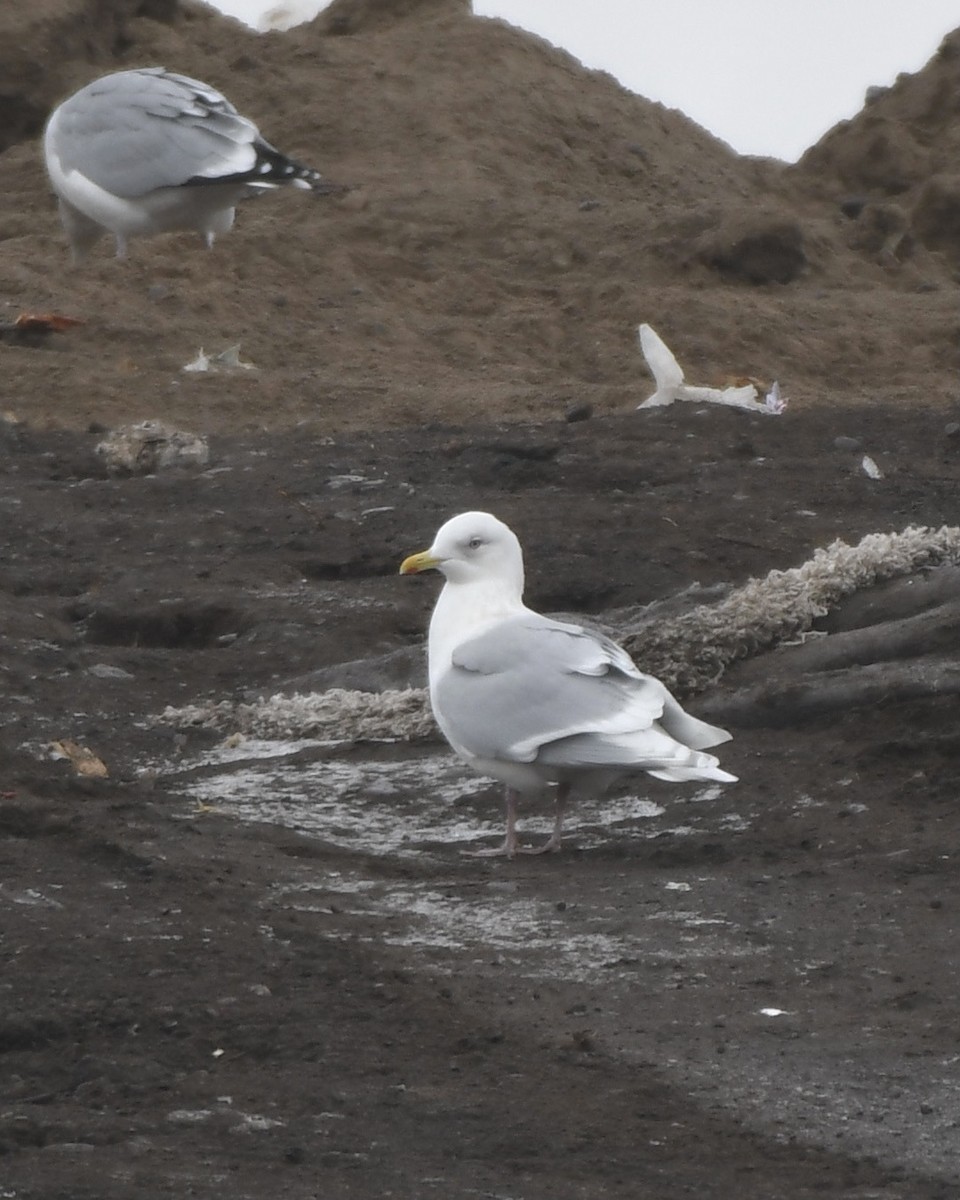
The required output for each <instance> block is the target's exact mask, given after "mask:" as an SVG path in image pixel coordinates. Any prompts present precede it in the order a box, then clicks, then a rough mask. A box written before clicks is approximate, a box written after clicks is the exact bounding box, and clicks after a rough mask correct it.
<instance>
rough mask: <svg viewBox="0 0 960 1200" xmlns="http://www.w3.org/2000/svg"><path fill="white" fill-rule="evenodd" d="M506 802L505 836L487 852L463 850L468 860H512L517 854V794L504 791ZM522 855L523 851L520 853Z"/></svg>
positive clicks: (512, 791)
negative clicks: (504, 858)
mask: <svg viewBox="0 0 960 1200" xmlns="http://www.w3.org/2000/svg"><path fill="white" fill-rule="evenodd" d="M506 801H507V834H506V837H505V838H504V839H503V841H502V842H501V844H500V845H499V846H493V847H491V848H490V849H489V850H463V851H461V853H462V854H465V855H466V856H467V857H468V858H498V857H500V858H502V857H504V856H506V857H507V858H513V856H514V855H515V854H516V853H517V793H516V792H515V791H514V790H513V788H509V787H508V788H507V790H506ZM520 853H521V854H522V853H524V851H522V850H521V851H520Z"/></svg>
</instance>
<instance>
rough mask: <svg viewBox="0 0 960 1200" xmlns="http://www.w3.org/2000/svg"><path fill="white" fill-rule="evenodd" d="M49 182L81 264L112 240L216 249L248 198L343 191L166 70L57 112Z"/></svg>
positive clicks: (48, 140) (49, 134)
mask: <svg viewBox="0 0 960 1200" xmlns="http://www.w3.org/2000/svg"><path fill="white" fill-rule="evenodd" d="M43 153H44V160H45V163H46V167H47V174H48V175H49V177H50V182H51V184H52V185H53V190H54V191H55V192H56V194H57V196H58V198H59V201H60V219H61V221H62V222H63V227H64V229H65V230H66V232H67V237H68V238H69V239H70V247H71V250H72V252H73V258H74V261H78V260H79V259H81V258H82V257H83V256H84V255H85V254H86V253H87V251H88V250H89V249H90V247H91V246H92V245H93V244H94V243H95V242H96V241H97V239H98V238H100V237H101V236H102V235H103V234H104V233H112V234H113V236H114V238H115V239H116V244H117V257H119V258H122V257H123V256H124V254H125V253H126V245H127V239H128V238H130V237H144V236H151V235H153V234H157V233H167V232H170V231H171V230H180V229H192V230H196V232H197V233H199V234H200V236H201V237H202V239H203V241H204V243H205V244H206V245H207V246H208V247H210V246H212V245H213V239H214V237H215V236H216V235H217V234H218V233H226V232H227V230H228V229H229V228H230V227H231V225H232V224H233V218H234V209H235V205H236V203H237V201H238V200H240V199H241V197H243V196H247V195H252V194H256V193H257V192H261V191H265V190H268V189H272V188H276V187H280V186H283V185H290V186H293V187H298V188H310V189H313V190H314V191H317V192H330V191H336V190H340V189H339V188H337V187H336V185H331V184H327V183H325V182H324V181H323V179H322V178H321V176H320V174H319V172H317V171H315V170H313V169H312V168H311V167H305V166H302V165H301V164H300V163H298V162H295V161H294V160H293V159H290V158H287V157H285V156H284V155H283V154H281V153H280V152H279V151H278V150H276V149H275V148H274V147H273V146H271V145H270V143H269V142H266V141H264V139H263V138H262V137H261V136H260V131H259V130H258V129H257V127H256V125H254V123H253V122H252V121H251V120H249V119H248V118H247V117H244V116H241V115H240V114H239V113H238V112H237V110H236V109H235V108H234V107H233V105H232V104H231V103H230V102H229V100H227V99H226V98H225V97H224V96H221V94H220V93H219V92H218V91H216V90H215V89H214V88H212V87H210V85H209V84H206V83H201V82H200V81H199V80H196V79H190V78H188V77H187V76H186V75H175V74H174V73H173V72H171V71H167V70H166V69H165V68H163V67H142V68H140V69H137V70H132V71H118V72H116V73H115V74H112V75H105V76H103V78H101V79H97V80H94V82H93V83H89V84H87V86H86V87H84V88H81V89H80V91H79V92H76V93H75V94H74V95H73V96H71V97H70V98H69V99H67V100H64V102H63V103H62V104H61V105H60V106H59V107H58V108H55V109H54V111H53V113H52V114H51V116H50V119H49V121H48V122H47V127H46V130H45V132H44V138H43Z"/></svg>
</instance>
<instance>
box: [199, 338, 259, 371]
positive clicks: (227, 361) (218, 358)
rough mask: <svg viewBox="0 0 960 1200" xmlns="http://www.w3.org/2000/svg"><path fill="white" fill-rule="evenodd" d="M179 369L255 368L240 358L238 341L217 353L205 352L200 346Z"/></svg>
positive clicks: (218, 369)
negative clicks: (193, 356)
mask: <svg viewBox="0 0 960 1200" xmlns="http://www.w3.org/2000/svg"><path fill="white" fill-rule="evenodd" d="M180 369H181V370H182V371H190V372H200V371H210V372H216V371H255V370H256V369H257V368H256V367H255V366H254V364H253V363H252V362H243V360H242V359H241V358H240V343H239V342H237V343H236V345H233V346H228V347H227V348H226V350H221V351H220V353H219V354H207V353H206V352H205V351H204V349H203V347H202V346H201V347H200V349H199V350H198V351H197V357H196V358H195V359H193V361H192V362H188V363H187V364H186V365H185V366H183V367H181V368H180Z"/></svg>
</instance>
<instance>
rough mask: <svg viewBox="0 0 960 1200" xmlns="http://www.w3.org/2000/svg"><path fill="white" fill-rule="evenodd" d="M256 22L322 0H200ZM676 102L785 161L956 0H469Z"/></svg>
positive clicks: (739, 146)
mask: <svg viewBox="0 0 960 1200" xmlns="http://www.w3.org/2000/svg"><path fill="white" fill-rule="evenodd" d="M208 2H210V3H213V4H214V6H215V7H217V8H219V9H221V10H222V11H223V12H226V13H229V14H230V15H232V16H236V17H239V18H240V19H241V20H244V21H246V22H247V23H248V24H250V25H253V26H254V27H256V25H257V24H258V22H259V21H260V19H261V17H262V16H263V14H264V13H265V12H266V11H268V10H270V9H273V8H278V7H283V8H286V9H289V10H292V11H297V12H298V13H300V12H302V13H303V15H304V17H305V19H309V18H311V17H312V16H314V15H315V14H316V13H317V12H318V11H319V10H320V9H322V8H326V6H327V4H326V2H325V0H208ZM473 9H474V12H475V13H476V14H477V15H478V16H485V17H503V18H504V19H505V20H508V21H510V22H511V23H512V24H514V25H519V26H521V27H522V28H524V29H529V30H530V31H531V32H533V33H537V34H539V35H540V36H541V37H545V38H546V39H547V40H548V41H550V42H553V43H554V45H557V46H561V47H563V49H564V50H568V51H569V52H570V53H571V54H573V55H575V56H576V57H577V58H579V59H580V61H581V62H583V63H584V64H585V65H586V66H588V67H594V68H597V69H600V70H604V71H609V72H610V74H611V75H614V76H615V77H616V78H617V79H619V80H620V82H621V83H622V84H623V85H624V86H625V87H627V88H629V89H630V91H632V92H638V93H639V94H640V95H642V96H647V97H648V98H649V99H651V100H659V101H661V102H662V103H663V104H666V105H668V106H669V107H670V108H679V109H680V110H681V111H682V112H684V113H686V114H687V116H688V117H692V118H693V120H694V121H697V122H698V123H699V124H700V125H703V126H704V128H706V129H709V130H710V132H711V133H714V134H716V135H717V137H720V138H723V140H724V141H726V142H729V144H730V145H731V146H732V147H733V148H734V150H737V151H739V152H740V153H741V154H765V155H771V156H772V157H774V158H782V159H785V160H786V161H788V162H792V161H793V160H794V159H796V158H797V157H799V155H800V154H802V153H803V151H804V150H806V149H807V147H808V146H811V145H813V143H814V142H816V141H817V140H818V139H819V138H820V136H821V135H822V134H823V133H825V132H826V131H827V130H828V129H829V128H830V127H831V126H832V125H835V124H836V123H837V121H841V120H843V119H844V118H846V117H852V116H853V115H854V114H855V113H857V112H858V111H859V110H860V108H861V107H862V105H863V94H864V91H865V90H866V88H867V87H869V86H870V85H871V84H881V85H882V84H889V83H892V82H893V81H894V79H895V78H896V76H897V75H898V74H899V73H900V72H901V71H910V72H913V71H918V70H919V69H920V68H921V67H922V66H923V65H924V63H925V62H926V61H927V60H928V59H929V58H930V56H931V55H932V54H933V52H934V51H935V50H936V48H937V46H938V44H939V42H940V39H941V38H942V37H943V36H944V35H945V34H947V33H949V32H950V31H951V30H953V29H954V28H956V27H958V26H960V0H473Z"/></svg>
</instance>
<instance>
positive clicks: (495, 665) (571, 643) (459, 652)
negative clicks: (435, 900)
mask: <svg viewBox="0 0 960 1200" xmlns="http://www.w3.org/2000/svg"><path fill="white" fill-rule="evenodd" d="M432 568H435V569H437V570H439V571H441V572H442V573H443V574H444V576H445V577H446V583H445V584H444V587H443V590H442V591H441V593H440V596H439V598H438V600H437V604H436V607H435V608H434V610H433V616H432V618H431V620H430V636H429V643H428V655H429V676H430V702H431V704H432V706H433V712H434V715H435V717H436V719H437V723H438V725H439V726H440V729H441V731H442V732H443V735H444V737H445V738H446V739H447V741H448V742H449V743H450V745H451V746H452V748H453V749H454V750H455V751H456V752H457V754H459V755H460V756H461V758H463V759H464V760H465V761H466V762H468V763H469V764H470V766H472V767H473V768H474V769H475V770H476V771H478V772H480V774H482V775H490V776H492V777H493V778H495V779H499V780H500V781H501V782H503V783H504V784H505V785H506V806H507V829H506V836H505V838H504V841H503V844H502V845H501V846H499V847H497V848H495V849H491V850H480V851H477V852H476V853H478V854H482V855H490V854H505V855H507V856H508V857H513V855H514V854H516V853H523V854H542V853H543V852H544V851H547V850H559V849H560V840H561V836H562V829H563V814H564V807H565V804H566V802H567V799H568V797H569V796H570V794H571V793H579V794H581V795H595V794H597V793H599V792H601V791H603V790H604V789H605V788H607V787H609V786H610V784H612V783H613V782H614V781H615V780H616V779H618V778H619V777H621V776H623V775H627V774H631V773H634V772H638V771H645V772H647V774H649V775H653V776H655V777H656V778H658V779H667V780H672V781H675V782H684V781H688V780H720V781H722V782H734V781H735V780H736V776H735V775H731V774H729V773H728V772H727V771H724V770H721V768H720V766H719V764H718V761H717V759H716V758H715V757H714V756H713V755H712V754H704V753H703V750H705V749H706V748H707V747H708V746H715V745H717V744H719V743H720V742H725V741H728V740H729V738H730V734H728V733H726V732H725V731H724V730H722V729H717V728H716V727H715V726H712V725H707V724H705V723H704V722H703V721H699V720H697V718H696V717H692V716H690V715H689V713H686V712H684V710H683V709H682V708H681V706H680V705H679V704H678V703H677V701H676V700H675V699H674V698H673V696H672V695H671V694H670V692H668V691H667V689H666V687H664V685H663V684H662V683H660V681H659V680H658V679H654V678H653V677H652V676H649V675H644V674H642V673H641V672H640V671H639V670H638V669H637V667H636V666H635V664H634V662H633V660H632V659H631V658H630V656H629V655H628V654H627V652H626V651H625V650H624V649H622V648H621V647H620V646H618V645H617V644H616V643H615V642H612V641H610V640H609V638H606V637H603V636H602V635H600V634H597V633H593V632H591V631H590V630H588V629H585V628H583V627H582V626H580V625H572V624H567V623H565V622H561V621H554V620H551V619H550V618H549V617H544V616H541V615H540V614H539V613H536V612H534V611H533V610H532V609H529V608H527V606H526V605H525V604H524V603H523V553H522V551H521V549H520V543H519V541H518V540H517V538H516V535H515V534H514V533H513V532H512V530H510V529H509V528H508V527H507V526H506V525H504V524H503V522H502V521H499V520H497V518H496V517H493V516H491V515H490V514H489V513H482V512H468V513H462V514H461V515H460V516H457V517H453V518H452V519H451V520H449V521H448V522H447V523H446V524H445V525H444V526H443V527H442V528H441V529H440V531H439V532H438V533H437V535H436V537H435V538H434V541H433V545H432V546H431V547H430V549H429V550H424V551H423V552H422V553H420V554H414V555H411V556H410V557H409V558H407V559H405V560H404V561H403V563H402V564H401V566H400V573H401V574H402V575H410V574H415V573H417V572H420V571H427V570H430V569H432ZM551 784H556V785H557V790H556V817H555V823H554V830H553V833H552V835H551V836H550V838H549V840H548V841H547V842H545V843H544V844H543V845H542V846H539V847H537V848H534V849H528V848H526V847H521V846H519V844H518V841H517V833H516V813H517V797H518V794H520V793H533V794H537V793H542V792H544V791H545V790H546V789H547V788H548V787H549V786H550V785H551Z"/></svg>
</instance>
